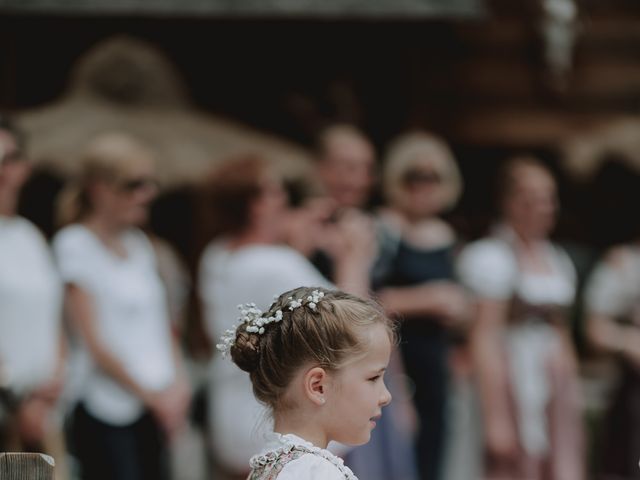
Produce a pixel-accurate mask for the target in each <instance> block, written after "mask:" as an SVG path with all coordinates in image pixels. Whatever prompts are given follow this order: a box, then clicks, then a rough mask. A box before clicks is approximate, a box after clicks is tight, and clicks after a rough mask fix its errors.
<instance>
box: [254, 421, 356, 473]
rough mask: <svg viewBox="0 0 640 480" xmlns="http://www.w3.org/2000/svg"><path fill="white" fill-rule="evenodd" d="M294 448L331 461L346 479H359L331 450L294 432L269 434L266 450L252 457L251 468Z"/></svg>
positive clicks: (266, 462) (270, 460)
mask: <svg viewBox="0 0 640 480" xmlns="http://www.w3.org/2000/svg"><path fill="white" fill-rule="evenodd" d="M292 450H303V451H305V452H308V453H310V454H313V455H317V456H319V457H322V458H324V459H325V460H328V461H329V462H331V463H332V464H333V465H335V467H336V468H337V469H338V470H339V471H340V473H342V474H343V475H344V478H345V479H346V480H358V477H356V476H355V475H354V474H353V472H352V471H351V469H350V468H349V467H347V466H346V465H345V464H344V462H343V461H342V459H341V458H339V457H337V456H335V455H334V454H333V453H331V452H330V451H329V450H326V449H324V448H320V447H316V446H315V445H314V444H313V443H311V442H307V441H306V440H304V439H303V438H300V437H298V436H297V435H294V434H293V433H287V434H284V435H283V434H281V433H278V432H272V433H269V434H268V435H267V445H266V447H265V449H264V451H263V452H262V453H260V454H258V455H254V456H253V457H251V460H250V464H251V468H258V467H261V466H264V465H268V464H269V463H273V462H274V461H276V460H277V459H278V458H279V457H280V456H281V455H286V454H287V453H289V452H291V451H292Z"/></svg>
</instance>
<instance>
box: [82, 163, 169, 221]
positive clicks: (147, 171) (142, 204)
mask: <svg viewBox="0 0 640 480" xmlns="http://www.w3.org/2000/svg"><path fill="white" fill-rule="evenodd" d="M154 173H155V172H154V168H153V165H152V163H151V162H147V161H140V162H138V163H137V164H134V165H131V166H130V168H128V169H127V172H126V174H124V175H122V178H121V179H119V180H118V181H116V182H98V183H97V184H96V185H95V186H94V189H93V203H94V210H95V211H96V212H99V213H100V214H102V215H106V216H107V217H109V219H110V220H111V222H112V223H115V224H117V225H120V226H122V227H128V226H135V225H141V224H143V223H144V222H145V221H146V220H147V217H148V214H149V206H150V204H151V201H152V200H153V199H154V198H155V196H156V193H157V186H156V182H155V177H154Z"/></svg>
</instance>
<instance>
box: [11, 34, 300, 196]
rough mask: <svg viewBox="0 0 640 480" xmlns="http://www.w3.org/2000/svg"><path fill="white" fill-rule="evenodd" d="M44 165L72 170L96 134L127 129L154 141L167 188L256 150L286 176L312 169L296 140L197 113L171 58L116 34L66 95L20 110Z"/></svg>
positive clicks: (86, 60)
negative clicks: (292, 140) (232, 158)
mask: <svg viewBox="0 0 640 480" xmlns="http://www.w3.org/2000/svg"><path fill="white" fill-rule="evenodd" d="M17 123H18V124H19V125H20V126H21V127H22V128H23V129H24V131H25V132H26V133H27V135H28V138H29V145H28V153H29V155H30V157H31V158H32V159H33V161H34V162H35V164H36V165H37V166H39V167H44V168H51V169H53V170H54V171H55V172H56V173H60V174H62V175H63V176H70V175H73V174H74V172H75V171H76V170H77V167H78V160H79V155H80V153H81V151H82V149H83V147H84V146H85V145H86V144H87V142H89V141H90V140H91V139H92V138H94V137H95V136H96V135H98V134H100V133H102V132H107V131H123V132H126V133H129V134H131V135H134V136H136V137H138V138H139V139H140V140H142V141H143V142H145V143H147V144H148V146H149V147H151V148H152V149H153V150H154V151H155V153H156V155H157V161H158V180H159V182H160V184H161V186H162V187H164V188H170V187H175V186H180V185H185V184H191V183H194V182H198V181H199V180H200V179H201V178H203V176H206V173H207V172H208V171H209V170H210V169H211V167H212V165H213V164H215V163H216V162H218V161H220V160H222V159H225V158H228V157H230V156H233V155H235V154H240V153H247V152H256V153H260V154H262V155H264V156H265V157H266V158H267V159H269V160H272V161H274V162H275V163H276V165H277V166H278V167H279V169H281V170H282V171H283V172H284V173H285V175H287V176H289V177H294V178H295V177H299V176H302V175H304V174H305V173H306V172H308V171H309V168H310V155H309V153H308V152H307V151H306V150H304V149H302V148H301V147H299V146H296V145H294V144H292V143H290V142H287V141H285V140H282V139H279V138H277V137H275V136H273V135H269V134H265V133H262V132H259V131H257V130H255V129H252V128H250V127H247V126H244V125H240V124H238V123H234V122H232V121H229V120H226V119H223V118H220V117H217V116H214V115H210V114H207V113H204V112H202V111H198V110H197V109H195V108H194V107H192V106H191V105H190V103H189V100H188V96H187V94H186V88H185V86H184V82H183V80H182V79H181V77H180V75H179V73H178V72H177V71H176V69H175V68H174V67H173V65H171V63H170V62H169V61H168V60H167V59H166V58H165V57H164V56H163V55H162V54H161V53H159V52H158V51H157V49H156V48H155V47H154V46H152V45H150V44H148V43H145V42H142V41H140V40H137V39H134V38H131V37H128V36H117V37H113V38H110V39H107V40H105V41H103V42H101V43H99V44H97V45H96V46H95V47H93V48H92V49H91V50H89V51H88V52H87V53H86V54H85V55H84V56H83V57H82V58H81V59H80V60H79V61H78V63H77V65H76V66H75V68H74V69H73V71H72V73H71V81H70V87H69V89H68V92H67V93H66V95H64V96H63V98H61V99H60V100H58V101H55V102H53V103H52V104H49V105H45V106H42V107H40V108H35V109H30V110H25V111H22V112H19V113H18V114H17Z"/></svg>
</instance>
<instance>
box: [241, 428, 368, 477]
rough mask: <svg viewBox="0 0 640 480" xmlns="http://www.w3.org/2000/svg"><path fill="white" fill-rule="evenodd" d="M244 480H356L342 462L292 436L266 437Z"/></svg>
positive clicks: (277, 434) (272, 435)
mask: <svg viewBox="0 0 640 480" xmlns="http://www.w3.org/2000/svg"><path fill="white" fill-rule="evenodd" d="M250 463H251V473H250V474H249V477H248V479H247V480H276V479H277V480H299V479H303V478H304V479H305V480H358V478H357V477H356V476H355V475H354V474H353V472H352V471H351V470H350V469H349V468H348V467H347V466H345V465H344V463H343V461H342V459H341V458H339V457H336V456H335V455H334V454H332V453H331V452H329V451H328V450H325V449H323V448H320V447H316V446H315V445H313V444H312V443H310V442H307V441H306V440H304V439H302V438H300V437H298V436H297V435H294V434H292V433H288V434H285V435H283V434H281V433H277V432H273V433H270V434H268V435H267V444H266V446H265V448H264V450H263V451H262V453H260V454H258V455H255V456H254V457H252V458H251V462H250Z"/></svg>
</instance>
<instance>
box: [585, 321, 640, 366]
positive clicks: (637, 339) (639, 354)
mask: <svg viewBox="0 0 640 480" xmlns="http://www.w3.org/2000/svg"><path fill="white" fill-rule="evenodd" d="M587 337H588V339H589V342H590V343H591V345H592V346H593V347H595V349H597V350H599V351H602V352H606V353H617V354H620V355H622V356H623V357H625V358H626V359H627V360H629V361H630V362H632V363H634V364H635V365H638V366H639V367H640V329H638V327H636V326H629V325H622V324H620V323H618V322H617V321H616V320H615V319H614V318H613V317H610V316H608V315H604V314H598V313H591V314H590V315H589V316H588V318H587Z"/></svg>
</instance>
